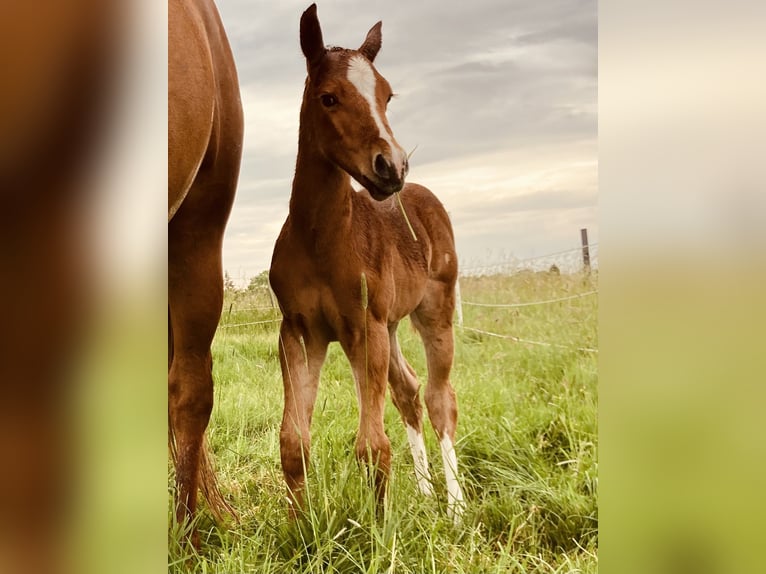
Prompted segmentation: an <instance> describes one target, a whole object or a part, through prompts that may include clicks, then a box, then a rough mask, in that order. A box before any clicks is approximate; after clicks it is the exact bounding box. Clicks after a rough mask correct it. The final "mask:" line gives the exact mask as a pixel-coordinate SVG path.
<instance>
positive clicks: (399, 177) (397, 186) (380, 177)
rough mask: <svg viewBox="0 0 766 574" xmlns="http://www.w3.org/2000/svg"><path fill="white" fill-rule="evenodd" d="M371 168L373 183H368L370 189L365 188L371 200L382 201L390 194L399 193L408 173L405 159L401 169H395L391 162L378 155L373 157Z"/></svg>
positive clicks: (407, 163)
mask: <svg viewBox="0 0 766 574" xmlns="http://www.w3.org/2000/svg"><path fill="white" fill-rule="evenodd" d="M372 166H373V171H374V172H375V181H371V182H369V183H371V184H372V187H370V186H367V188H368V190H369V191H370V194H371V195H372V197H373V198H375V199H377V200H383V199H386V198H387V197H389V196H390V195H391V194H393V193H396V192H397V191H401V189H402V187H404V178H405V177H407V172H408V171H409V162H408V161H407V158H406V157H405V158H404V161H403V162H402V167H401V169H397V167H396V166H395V165H394V163H393V162H391V161H389V160H388V159H386V157H385V156H384V155H383V154H380V153H379V154H378V155H376V156H375V160H374V161H373V164H372Z"/></svg>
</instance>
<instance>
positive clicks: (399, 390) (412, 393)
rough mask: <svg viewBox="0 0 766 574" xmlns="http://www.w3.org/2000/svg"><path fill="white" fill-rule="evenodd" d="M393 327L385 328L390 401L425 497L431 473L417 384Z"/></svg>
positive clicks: (430, 487) (431, 490)
mask: <svg viewBox="0 0 766 574" xmlns="http://www.w3.org/2000/svg"><path fill="white" fill-rule="evenodd" d="M396 327H397V326H396V325H390V326H389V328H388V335H389V346H390V354H389V361H388V381H389V383H390V384H391V399H392V400H393V402H394V405H395V406H396V408H397V409H398V410H399V414H401V416H402V421H403V422H404V426H405V428H406V430H407V440H408V441H409V443H410V450H411V451H412V459H413V461H414V463H415V477H416V478H417V481H418V487H419V488H420V491H421V492H422V493H423V494H425V495H427V496H428V495H431V494H432V493H433V487H432V486H431V474H430V473H429V471H428V457H427V455H426V445H425V442H424V441H423V407H422V406H421V404H420V394H419V390H420V384H419V383H418V380H417V378H416V375H415V370H414V369H413V368H412V367H411V366H410V364H409V363H408V362H407V361H406V359H405V358H404V356H403V355H402V351H401V349H400V348H399V341H398V340H397V338H396Z"/></svg>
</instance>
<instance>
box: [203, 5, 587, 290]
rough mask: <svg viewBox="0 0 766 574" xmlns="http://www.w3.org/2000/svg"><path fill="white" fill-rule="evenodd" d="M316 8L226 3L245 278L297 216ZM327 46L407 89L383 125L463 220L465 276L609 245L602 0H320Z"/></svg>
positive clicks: (228, 247) (228, 242)
mask: <svg viewBox="0 0 766 574" xmlns="http://www.w3.org/2000/svg"><path fill="white" fill-rule="evenodd" d="M309 3H310V2H309V0H301V1H294V0H284V1H280V2H273V1H268V2H267V1H264V0H218V7H219V10H220V12H221V16H222V18H223V21H224V24H225V26H226V28H227V31H228V35H229V40H230V42H231V44H232V49H233V50H234V56H235V59H236V61H237V67H238V70H239V76H240V84H241V90H242V102H243V105H244V109H245V122H246V126H245V144H244V155H243V159H242V171H241V175H240V184H239V190H238V195H237V200H236V203H235V205H234V210H233V212H232V216H231V219H230V222H229V226H228V229H227V233H226V239H225V244H224V267H225V269H226V270H227V271H228V272H229V274H230V275H231V276H232V278H233V279H235V280H236V281H240V282H244V283H246V281H247V278H249V277H251V276H253V275H256V274H257V273H259V272H260V271H263V270H264V269H268V266H269V263H270V260H271V251H272V249H273V246H274V241H275V240H276V238H277V235H278V234H279V230H280V228H281V226H282V223H283V221H284V219H285V217H286V216H287V206H288V200H289V196H290V187H291V182H292V177H293V174H294V169H295V155H296V152H297V145H298V111H299V107H300V101H301V96H302V93H303V81H304V78H305V73H306V68H305V61H304V59H303V55H302V54H301V50H300V45H299V39H298V28H299V19H300V15H301V13H302V11H303V10H304V9H305V8H306V7H308V5H309ZM317 5H318V13H319V19H320V22H321V24H322V30H323V34H324V40H325V42H326V43H328V44H332V45H337V46H343V47H348V48H356V47H358V46H359V45H360V44H361V43H362V41H363V40H364V37H365V35H366V33H367V30H369V28H370V27H371V26H372V25H373V24H374V23H375V22H377V21H378V20H382V21H383V47H382V49H381V51H380V53H379V54H378V57H377V59H376V61H375V64H376V67H377V69H378V71H379V72H380V73H381V74H382V75H383V76H385V77H386V78H387V79H388V81H389V83H390V84H391V85H392V87H393V90H394V91H395V92H396V93H397V94H398V97H397V98H395V99H394V100H393V101H392V102H391V104H390V105H389V108H388V109H389V111H388V118H389V122H390V124H391V127H392V129H393V131H394V135H395V136H396V139H397V140H398V142H399V143H400V144H401V145H402V147H404V148H405V149H407V150H410V149H412V148H414V147H415V146H417V150H416V151H415V153H414V155H413V156H412V158H411V160H410V166H411V168H410V175H409V177H408V180H409V181H413V182H418V183H421V184H423V185H426V186H427V187H429V188H431V190H432V191H433V192H434V193H436V195H437V196H438V197H439V198H440V199H441V200H442V202H443V203H444V205H445V207H446V208H447V210H448V211H449V212H450V215H451V217H452V221H453V225H454V228H455V235H456V242H457V250H458V256H459V257H460V260H461V263H462V265H463V266H475V265H478V264H482V263H483V264H489V263H492V262H493V261H494V260H497V259H499V258H505V257H515V258H527V257H533V256H538V255H545V254H548V253H552V252H555V251H561V250H564V249H569V248H573V247H577V246H578V245H579V241H580V239H579V230H580V228H581V227H587V228H588V230H589V235H590V239H591V241H597V240H598V228H597V219H596V207H597V198H598V169H597V142H596V137H597V115H596V114H597V105H596V104H597V102H596V98H597V21H596V14H597V5H596V1H595V0H523V1H520V0H472V1H471V2H451V1H449V2H444V1H437V0H427V1H417V2H415V1H411V0H410V1H404V0H387V1H385V2H383V1H373V0H365V1H360V0H357V1H351V0H325V1H321V0H320V1H319V2H318V3H317Z"/></svg>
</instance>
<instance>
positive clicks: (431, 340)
mask: <svg viewBox="0 0 766 574" xmlns="http://www.w3.org/2000/svg"><path fill="white" fill-rule="evenodd" d="M454 310H455V291H454V285H452V284H449V283H448V282H441V281H435V280H431V281H429V284H428V287H427V293H426V297H425V298H424V299H423V301H422V302H421V304H420V306H418V308H417V309H416V310H415V311H414V312H413V314H412V322H413V324H414V325H415V328H416V329H417V330H418V332H419V333H420V336H421V337H422V339H423V344H424V345H425V351H426V360H427V362H428V385H427V386H426V391H425V400H426V407H428V417H429V418H430V419H431V424H432V425H433V427H434V431H436V436H437V437H438V439H439V445H440V446H441V451H442V460H443V462H444V474H445V477H446V480H447V497H448V498H447V514H448V515H449V516H450V517H452V518H453V519H454V520H455V521H456V522H457V521H458V520H459V519H460V516H461V514H462V512H463V491H462V490H461V488H460V484H459V483H458V479H457V476H458V473H457V456H456V454H455V430H456V427H457V400H456V398H455V391H454V389H453V388H452V384H451V383H450V380H449V375H450V371H451V369H452V358H453V355H454V337H453V332H452V315H453V313H454Z"/></svg>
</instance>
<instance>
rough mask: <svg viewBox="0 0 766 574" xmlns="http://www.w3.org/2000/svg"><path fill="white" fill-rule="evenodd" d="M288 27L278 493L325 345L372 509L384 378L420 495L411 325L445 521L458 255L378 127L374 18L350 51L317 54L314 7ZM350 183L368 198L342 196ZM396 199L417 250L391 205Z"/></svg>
mask: <svg viewBox="0 0 766 574" xmlns="http://www.w3.org/2000/svg"><path fill="white" fill-rule="evenodd" d="M300 29H301V32H300V39H301V47H302V50H303V53H304V55H305V56H306V60H307V69H308V79H307V80H306V86H305V92H304V97H303V104H302V107H301V113H300V131H299V144H298V157H297V164H296V171H295V179H294V181H293V188H292V196H291V199H290V211H289V215H288V217H287V220H286V222H285V224H284V226H283V228H282V231H281V233H280V235H279V238H278V240H277V243H276V246H275V248H274V254H273V258H272V263H271V270H270V276H269V277H270V281H271V285H272V288H273V290H274V292H275V294H276V296H277V299H278V300H279V305H280V309H281V310H282V314H283V319H282V325H281V329H280V345H279V353H280V362H281V366H282V375H283V382H284V393H285V405H284V413H283V419H282V427H281V433H280V448H281V459H282V467H283V472H284V475H285V480H286V482H287V486H288V489H289V493H290V495H291V498H292V502H293V504H294V507H299V506H300V505H301V504H302V498H303V497H302V491H303V488H304V484H305V475H304V473H305V466H306V464H307V462H308V460H309V446H310V432H309V429H310V424H311V417H312V412H313V408H314V403H315V400H316V394H317V387H318V383H319V373H320V369H321V366H322V364H323V362H324V358H325V355H326V350H327V346H328V344H329V343H330V342H332V341H339V342H340V344H341V346H342V348H343V350H344V352H345V354H346V355H347V357H348V359H349V361H350V363H351V366H352V370H353V374H354V379H355V382H356V389H357V396H358V400H359V431H358V434H357V441H356V449H355V450H356V456H357V457H358V458H359V459H361V460H363V461H366V462H368V463H371V464H372V465H373V466H374V468H375V484H376V492H377V495H378V500H379V501H382V499H383V497H384V494H385V489H386V483H387V478H388V473H389V469H390V459H391V447H390V442H389V440H388V438H387V437H386V434H385V431H384V429H383V408H384V401H385V394H386V382H387V381H388V382H389V383H390V385H391V391H392V393H391V394H392V399H393V402H394V404H395V405H396V407H397V408H398V410H399V412H400V414H401V416H402V419H403V421H404V423H405V425H406V429H407V435H408V439H409V442H410V447H411V450H412V455H413V459H414V462H415V472H416V478H417V481H418V485H419V487H420V490H421V491H422V492H424V493H426V494H430V493H431V490H432V487H431V482H430V474H429V471H428V463H427V460H426V450H425V445H424V441H423V435H422V407H421V403H420V398H419V384H418V382H417V379H416V377H415V372H414V370H413V369H412V367H410V365H409V364H408V363H407V361H406V360H405V359H404V357H403V356H402V353H401V350H400V348H399V344H398V342H397V338H396V329H397V325H398V324H399V321H400V320H401V319H402V318H404V317H405V316H407V315H409V316H410V317H411V320H412V323H413V325H414V326H415V328H416V329H417V330H418V332H419V333H420V335H421V338H422V339H423V343H424V345H425V350H426V357H427V364H428V385H427V387H426V390H425V401H426V406H427V407H428V413H429V417H430V419H431V423H432V425H433V427H434V430H435V431H436V435H437V437H438V439H439V442H440V445H441V450H442V457H443V462H444V469H445V473H446V478H447V488H448V512H449V513H450V515H452V516H454V517H455V518H456V519H457V517H458V516H459V514H460V511H461V509H462V505H463V495H462V491H461V489H460V486H459V484H458V481H457V460H456V456H455V450H454V441H455V427H456V424H457V404H456V399H455V393H454V391H453V389H452V386H451V384H450V381H449V373H450V369H451V366H452V358H453V333H452V316H453V312H454V307H455V298H454V287H455V281H456V278H457V258H456V255H455V247H454V238H453V233H452V228H451V225H450V222H449V218H448V216H447V213H446V212H445V210H444V208H443V206H442V205H441V203H440V202H439V200H438V199H436V197H435V196H434V195H433V194H432V193H431V192H430V191H429V190H427V189H426V188H424V187H422V186H419V185H415V184H406V185H405V184H404V177H405V175H406V173H407V169H408V164H407V156H406V154H405V153H404V151H403V150H402V148H401V147H400V146H399V144H398V143H397V142H396V140H395V139H394V137H393V134H392V132H391V129H390V127H389V126H388V123H387V120H386V118H385V108H386V104H387V103H388V100H389V99H390V97H391V95H392V94H391V88H390V86H389V84H388V82H387V81H386V80H385V79H384V78H383V77H382V76H380V74H379V73H378V72H377V70H375V68H374V67H373V66H372V62H373V60H374V59H375V56H376V54H377V52H378V50H379V49H380V45H381V33H380V29H381V24H380V22H379V23H378V24H376V25H375V26H374V27H373V28H372V29H371V30H370V31H369V33H368V35H367V37H366V39H365V42H364V43H363V44H362V46H361V47H360V48H359V50H345V49H340V48H330V49H326V48H325V46H324V44H323V41H322V32H321V29H320V26H319V21H318V19H317V15H316V5H312V6H310V7H309V8H308V9H307V10H306V11H305V12H304V14H303V16H302V18H301V27H300ZM351 177H353V178H354V179H355V180H357V181H358V182H360V183H361V184H362V185H364V186H365V188H366V189H365V190H362V191H359V192H356V191H354V189H353V188H352V186H351ZM399 191H401V200H402V202H403V205H404V206H405V209H406V212H407V214H408V215H409V217H410V220H411V223H412V226H413V229H414V232H415V234H416V236H417V240H415V238H414V237H413V236H412V235H411V233H410V231H409V230H408V227H407V225H406V222H405V220H404V219H403V217H402V213H401V212H400V211H399V210H398V207H397V204H396V203H395V202H394V198H393V194H394V193H395V192H399Z"/></svg>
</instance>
